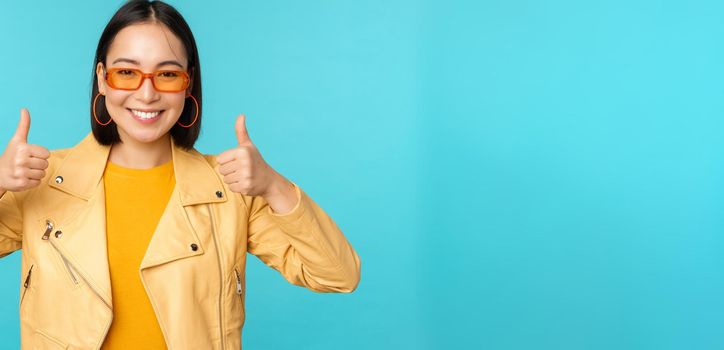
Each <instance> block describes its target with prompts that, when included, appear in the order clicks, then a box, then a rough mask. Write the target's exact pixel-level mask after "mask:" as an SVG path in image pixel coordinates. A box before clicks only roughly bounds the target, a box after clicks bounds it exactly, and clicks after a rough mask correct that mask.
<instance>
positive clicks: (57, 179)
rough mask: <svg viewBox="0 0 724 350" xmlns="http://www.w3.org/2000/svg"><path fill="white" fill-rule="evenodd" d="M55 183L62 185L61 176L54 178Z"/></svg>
mask: <svg viewBox="0 0 724 350" xmlns="http://www.w3.org/2000/svg"><path fill="white" fill-rule="evenodd" d="M55 183H57V184H62V183H63V177H62V176H56V177H55Z"/></svg>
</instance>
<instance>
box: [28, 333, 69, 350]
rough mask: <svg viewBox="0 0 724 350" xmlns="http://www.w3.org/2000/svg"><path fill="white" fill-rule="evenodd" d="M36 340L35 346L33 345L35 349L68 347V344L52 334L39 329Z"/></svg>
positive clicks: (52, 349) (49, 349)
mask: <svg viewBox="0 0 724 350" xmlns="http://www.w3.org/2000/svg"><path fill="white" fill-rule="evenodd" d="M34 340H35V341H34V343H35V346H34V347H33V349H36V350H58V349H67V348H68V345H67V344H65V343H63V342H62V341H60V340H58V339H56V338H54V337H51V336H50V335H48V334H47V333H45V332H43V331H41V330H39V329H38V330H36V331H35V339H34Z"/></svg>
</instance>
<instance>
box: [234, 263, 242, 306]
mask: <svg viewBox="0 0 724 350" xmlns="http://www.w3.org/2000/svg"><path fill="white" fill-rule="evenodd" d="M234 273H235V274H236V295H238V296H239V301H242V300H241V293H242V292H243V290H242V289H241V274H240V273H239V270H237V269H236V268H234Z"/></svg>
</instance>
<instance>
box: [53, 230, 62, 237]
mask: <svg viewBox="0 0 724 350" xmlns="http://www.w3.org/2000/svg"><path fill="white" fill-rule="evenodd" d="M60 237H63V231H55V238H60Z"/></svg>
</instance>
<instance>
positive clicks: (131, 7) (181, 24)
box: [90, 0, 202, 149]
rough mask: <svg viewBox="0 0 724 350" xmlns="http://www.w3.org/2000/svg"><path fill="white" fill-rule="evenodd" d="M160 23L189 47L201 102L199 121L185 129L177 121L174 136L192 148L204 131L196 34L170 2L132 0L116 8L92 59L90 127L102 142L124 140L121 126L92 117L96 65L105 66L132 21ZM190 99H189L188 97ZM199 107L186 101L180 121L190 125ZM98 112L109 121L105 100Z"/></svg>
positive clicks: (190, 65) (193, 87) (193, 88)
mask: <svg viewBox="0 0 724 350" xmlns="http://www.w3.org/2000/svg"><path fill="white" fill-rule="evenodd" d="M149 22H150V23H161V24H164V25H165V26H166V27H168V29H170V30H171V32H173V33H174V34H175V35H176V36H177V37H178V38H179V39H180V40H181V42H182V43H183V45H184V48H185V49H186V56H187V57H188V69H189V75H190V76H191V77H192V85H191V95H193V96H194V97H195V98H196V100H197V101H198V102H199V110H198V113H199V116H198V120H196V123H194V125H193V126H191V127H190V128H184V127H181V126H180V125H178V123H176V124H174V126H173V127H172V128H171V130H170V133H171V137H173V139H174V142H175V143H176V144H177V145H179V146H181V147H183V148H186V149H190V148H192V147H193V146H194V143H195V142H196V139H197V138H198V137H199V133H200V132H201V105H202V104H201V68H200V66H199V53H198V50H197V48H196V41H195V40H194V35H193V34H192V33H191V28H189V25H188V24H187V23H186V21H185V20H184V18H183V17H182V16H181V14H180V13H179V12H178V11H176V9H175V8H173V7H172V6H171V5H168V4H166V3H164V2H163V1H147V0H130V1H128V2H127V3H126V4H125V5H123V6H122V7H121V8H119V9H118V11H116V13H115V14H114V15H113V17H112V18H111V20H110V21H109V22H108V24H107V25H106V28H105V29H104V30H103V34H101V38H100V40H99V41H98V48H97V49H96V57H95V62H93V85H92V87H91V89H92V90H91V105H90V108H91V115H90V122H91V129H92V130H93V136H95V138H96V140H98V142H99V143H101V144H103V145H112V144H115V143H118V142H120V141H121V137H120V135H118V128H117V126H116V123H110V124H108V125H105V126H103V125H100V124H98V122H97V121H96V120H95V118H94V117H93V99H94V98H95V97H96V95H97V94H98V77H97V76H96V67H97V66H98V63H99V62H103V65H104V66H105V65H106V56H107V55H108V49H109V48H110V46H111V43H112V42H113V39H114V38H115V37H116V35H117V34H118V32H120V31H121V29H123V28H125V27H128V26H130V25H132V24H138V23H149ZM186 101H189V100H186ZM195 109H196V106H195V104H194V103H192V102H187V103H186V104H185V105H184V108H183V111H182V112H181V116H180V117H179V121H180V122H181V123H183V124H185V125H188V124H190V123H191V122H192V121H193V118H194V116H195V113H196V111H195ZM96 113H97V115H98V119H100V120H101V122H105V121H106V120H110V115H109V114H108V110H107V109H106V106H105V103H100V98H99V102H98V103H97V105H96Z"/></svg>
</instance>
